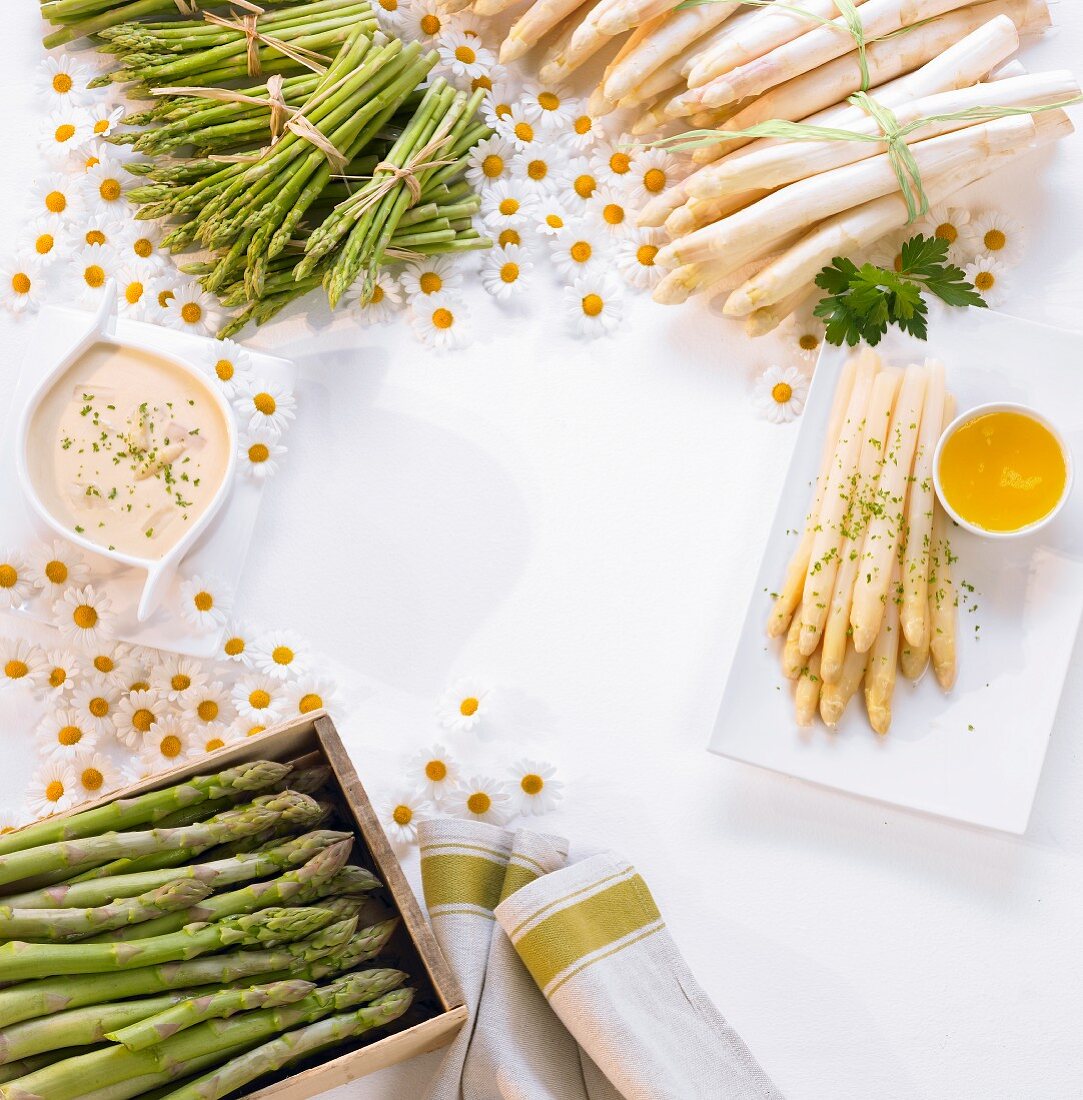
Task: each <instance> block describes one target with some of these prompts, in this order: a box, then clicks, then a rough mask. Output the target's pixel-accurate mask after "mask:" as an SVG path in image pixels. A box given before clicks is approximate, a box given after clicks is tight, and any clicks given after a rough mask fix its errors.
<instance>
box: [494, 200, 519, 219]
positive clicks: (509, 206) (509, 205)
mask: <svg viewBox="0 0 1083 1100" xmlns="http://www.w3.org/2000/svg"><path fill="white" fill-rule="evenodd" d="M498 209H499V210H500V213H501V214H503V215H504V216H505V217H506V218H508V217H511V215H512V214H515V213H518V210H519V200H518V199H501V200H500V206H499V208H498Z"/></svg>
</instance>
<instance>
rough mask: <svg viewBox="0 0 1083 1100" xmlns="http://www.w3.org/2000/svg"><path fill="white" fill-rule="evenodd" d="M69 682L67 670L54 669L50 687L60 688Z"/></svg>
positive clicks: (50, 675)
mask: <svg viewBox="0 0 1083 1100" xmlns="http://www.w3.org/2000/svg"><path fill="white" fill-rule="evenodd" d="M67 682H68V673H67V670H66V669H63V668H54V669H53V671H52V672H50V673H49V687H54V688H58V687H61V686H62V685H64V684H66V683H67Z"/></svg>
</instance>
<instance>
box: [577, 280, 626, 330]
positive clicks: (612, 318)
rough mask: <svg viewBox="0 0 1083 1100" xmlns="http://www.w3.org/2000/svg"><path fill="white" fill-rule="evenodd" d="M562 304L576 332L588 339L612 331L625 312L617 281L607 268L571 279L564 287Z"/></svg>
mask: <svg viewBox="0 0 1083 1100" xmlns="http://www.w3.org/2000/svg"><path fill="white" fill-rule="evenodd" d="M564 306H565V309H566V310H567V311H568V316H569V318H570V319H571V322H572V327H573V329H574V331H575V333H576V335H577V336H582V337H583V338H584V339H588V340H592V339H594V338H595V337H597V336H602V335H604V334H606V333H610V332H612V331H613V330H614V329H615V328H616V327H617V326H618V325H619V324H620V321H621V317H623V315H624V303H623V301H622V298H621V292H620V285H619V284H618V283H617V280H616V279H615V278H614V277H613V276H612V274H610V273H609V272H608V271H601V272H599V273H595V274H589V273H588V274H586V275H580V276H579V277H578V278H577V279H575V280H573V282H572V285H571V286H567V287H565V288H564Z"/></svg>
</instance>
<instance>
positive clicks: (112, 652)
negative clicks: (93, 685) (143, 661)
mask: <svg viewBox="0 0 1083 1100" xmlns="http://www.w3.org/2000/svg"><path fill="white" fill-rule="evenodd" d="M86 667H87V671H88V672H89V673H90V675H92V676H94V677H95V678H96V679H99V680H108V681H110V682H111V683H114V684H116V685H117V687H119V688H120V689H121V690H122V691H127V690H128V685H129V683H130V682H131V681H132V680H134V679H135V678H136V677H137V676H138V675H141V667H140V663H139V659H138V658H137V657H136V655H135V654H134V653H133V652H132V648H131V646H127V645H124V644H122V643H120V644H111V643H108V642H103V643H101V644H99V645H97V646H92V647H91V648H90V649H89V650H88V651H87V653H86Z"/></svg>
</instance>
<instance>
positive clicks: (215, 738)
mask: <svg viewBox="0 0 1083 1100" xmlns="http://www.w3.org/2000/svg"><path fill="white" fill-rule="evenodd" d="M240 739H241V735H240V734H239V733H238V732H237V731H236V730H233V729H229V728H228V727H226V726H222V727H219V728H208V729H203V730H193V731H192V734H191V738H190V750H189V752H190V755H192V756H206V755H207V754H208V753H212V752H218V751H219V750H220V749H224V748H226V746H227V745H235V744H237V742H238V741H240Z"/></svg>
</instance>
